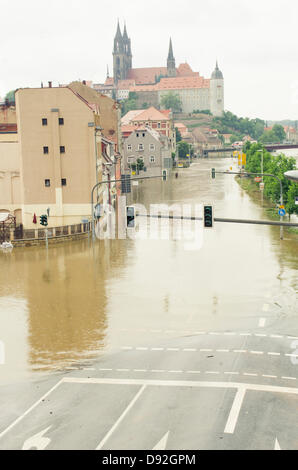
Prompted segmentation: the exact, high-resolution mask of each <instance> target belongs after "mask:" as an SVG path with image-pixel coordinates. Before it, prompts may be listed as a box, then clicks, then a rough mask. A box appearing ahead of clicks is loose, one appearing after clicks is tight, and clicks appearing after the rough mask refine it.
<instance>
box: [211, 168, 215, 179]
mask: <svg viewBox="0 0 298 470" xmlns="http://www.w3.org/2000/svg"><path fill="white" fill-rule="evenodd" d="M211 175H212V178H213V179H214V178H215V168H212V170H211Z"/></svg>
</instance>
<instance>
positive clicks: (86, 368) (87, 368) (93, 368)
mask: <svg viewBox="0 0 298 470" xmlns="http://www.w3.org/2000/svg"><path fill="white" fill-rule="evenodd" d="M84 370H96V369H95V367H84Z"/></svg>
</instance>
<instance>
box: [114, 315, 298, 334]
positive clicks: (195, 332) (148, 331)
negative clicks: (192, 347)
mask: <svg viewBox="0 0 298 470" xmlns="http://www.w3.org/2000/svg"><path fill="white" fill-rule="evenodd" d="M260 320H264V319H263V318H261V319H260ZM120 331H121V332H133V331H135V332H138V333H140V332H142V333H162V334H180V335H181V334H188V335H210V336H222V335H223V336H237V335H238V336H256V337H263V338H275V339H277V338H280V339H282V338H284V339H285V338H286V339H298V336H290V335H279V334H273V333H272V334H269V333H268V334H266V333H249V332H243V333H237V332H230V331H227V332H225V331H224V332H215V331H181V330H150V329H147V330H146V329H135V330H134V329H131V330H129V329H127V328H122V329H120Z"/></svg>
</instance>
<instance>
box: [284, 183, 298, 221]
mask: <svg viewBox="0 0 298 470" xmlns="http://www.w3.org/2000/svg"><path fill="white" fill-rule="evenodd" d="M296 197H298V184H297V183H295V182H294V181H291V182H290V185H289V189H288V192H287V202H286V206H285V207H286V211H287V213H288V214H289V217H291V215H292V214H298V205H297V204H295V198H296Z"/></svg>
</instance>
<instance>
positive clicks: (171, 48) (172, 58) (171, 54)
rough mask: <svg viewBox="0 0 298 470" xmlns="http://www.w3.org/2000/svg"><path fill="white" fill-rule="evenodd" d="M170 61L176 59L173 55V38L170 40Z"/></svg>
mask: <svg viewBox="0 0 298 470" xmlns="http://www.w3.org/2000/svg"><path fill="white" fill-rule="evenodd" d="M168 60H175V59H174V54H173V46H172V38H170V45H169V53H168Z"/></svg>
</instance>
